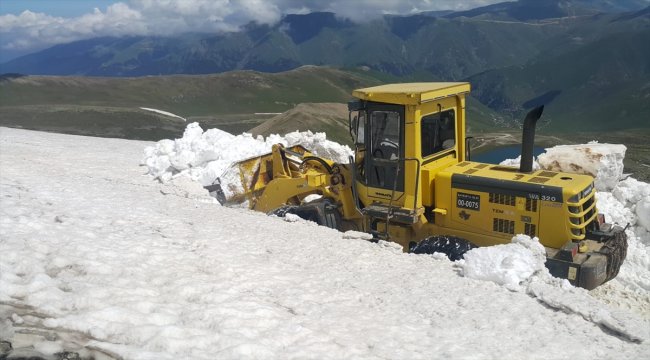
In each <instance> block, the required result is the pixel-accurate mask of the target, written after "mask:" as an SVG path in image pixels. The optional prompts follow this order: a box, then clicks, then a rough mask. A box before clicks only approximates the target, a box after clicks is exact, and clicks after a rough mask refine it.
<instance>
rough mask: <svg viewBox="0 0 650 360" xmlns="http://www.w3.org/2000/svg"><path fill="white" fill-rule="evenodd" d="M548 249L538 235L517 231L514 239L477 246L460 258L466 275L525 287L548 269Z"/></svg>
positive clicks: (516, 286)
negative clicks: (529, 281) (508, 241)
mask: <svg viewBox="0 0 650 360" xmlns="http://www.w3.org/2000/svg"><path fill="white" fill-rule="evenodd" d="M545 261H546V250H545V249H544V246H543V245H542V244H540V243H539V239H538V238H533V239H531V238H530V237H528V236H526V235H517V236H515V237H514V238H513V239H512V243H510V244H505V245H496V246H489V247H484V248H475V249H473V250H470V251H468V252H467V253H466V254H465V258H464V260H461V261H460V264H461V267H462V269H463V275H464V276H467V277H470V278H473V279H479V280H487V281H493V282H495V283H497V284H499V285H503V286H505V287H506V288H507V289H510V290H519V289H521V284H522V283H523V282H525V281H526V280H528V279H530V277H531V276H533V274H535V273H538V272H545V273H547V272H548V270H547V269H546V266H544V262H545Z"/></svg>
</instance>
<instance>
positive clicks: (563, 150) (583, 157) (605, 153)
mask: <svg viewBox="0 0 650 360" xmlns="http://www.w3.org/2000/svg"><path fill="white" fill-rule="evenodd" d="M626 150H627V148H626V147H625V145H620V144H599V143H597V142H590V143H588V144H580V145H559V146H555V147H552V148H549V149H546V152H545V153H543V154H540V155H539V156H538V157H537V161H538V162H539V165H540V167H541V168H543V169H545V170H552V171H563V172H570V173H578V174H588V175H591V176H593V177H594V178H595V181H594V183H595V185H596V189H597V190H599V191H611V190H612V189H614V187H615V186H616V184H617V183H618V182H619V180H621V179H622V177H623V158H625V151H626Z"/></svg>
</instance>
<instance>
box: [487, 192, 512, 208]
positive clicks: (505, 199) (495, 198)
mask: <svg viewBox="0 0 650 360" xmlns="http://www.w3.org/2000/svg"><path fill="white" fill-rule="evenodd" d="M515 201H516V197H515V196H514V195H505V194H495V193H490V202H491V203H493V204H502V205H510V206H515Z"/></svg>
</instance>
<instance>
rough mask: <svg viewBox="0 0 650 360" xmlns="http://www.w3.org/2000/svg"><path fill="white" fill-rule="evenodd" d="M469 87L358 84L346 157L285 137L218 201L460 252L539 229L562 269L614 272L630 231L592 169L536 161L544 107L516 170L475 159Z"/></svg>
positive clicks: (241, 170)
mask: <svg viewBox="0 0 650 360" xmlns="http://www.w3.org/2000/svg"><path fill="white" fill-rule="evenodd" d="M469 91H470V84H469V83H462V82H457V83H407V84H389V85H381V86H375V87H370V88H365V89H359V90H355V91H353V93H352V95H353V96H354V97H355V98H356V100H355V101H352V102H350V103H349V104H348V108H349V111H350V119H349V124H350V134H351V136H352V138H353V140H354V157H350V159H349V163H347V164H342V163H335V162H333V161H331V160H329V159H326V158H323V157H319V156H316V155H314V154H312V153H311V152H309V151H308V150H307V149H304V148H302V147H300V146H295V147H291V148H284V147H283V146H282V145H280V144H278V145H275V146H273V150H272V152H271V153H269V154H267V155H263V156H259V157H254V158H251V159H247V160H244V161H241V162H239V163H237V164H234V165H233V166H232V167H231V168H230V169H229V170H227V171H226V172H225V173H224V175H223V176H222V178H220V179H218V180H217V181H216V182H215V184H213V185H211V186H207V187H206V188H207V189H208V190H209V191H210V192H211V194H212V195H213V196H215V197H216V198H217V199H218V200H219V201H220V202H221V203H222V204H226V205H228V204H241V203H245V202H247V204H248V206H249V207H250V208H251V209H253V210H258V211H262V212H265V213H269V214H277V215H284V214H287V213H292V214H296V215H298V216H300V217H302V218H305V219H308V220H313V221H315V222H317V223H319V224H321V225H325V226H329V227H331V228H335V229H338V230H341V231H347V230H356V231H363V232H368V233H371V234H373V238H374V239H375V240H378V239H384V240H389V241H393V242H396V243H398V244H400V245H402V247H403V249H404V251H410V252H414V253H433V252H442V253H445V254H446V255H447V256H448V257H449V258H450V259H452V260H456V259H459V258H461V257H462V255H463V253H464V252H465V251H467V250H469V249H471V248H473V247H475V246H489V245H496V244H505V243H509V242H510V241H511V239H512V237H513V236H514V235H515V234H526V235H529V236H531V237H533V236H536V237H538V238H539V239H540V242H541V243H542V244H543V245H544V246H545V247H546V251H547V261H546V266H547V268H548V269H549V270H550V272H551V274H553V275H554V276H556V277H560V278H564V279H568V280H569V281H570V282H571V283H572V284H574V285H575V286H580V287H583V288H586V289H593V288H595V287H597V286H598V285H600V284H602V283H604V282H606V281H608V280H610V279H612V278H614V277H615V276H616V275H617V273H618V271H619V268H620V266H621V264H622V262H623V260H624V258H625V256H626V251H627V238H626V235H625V232H624V229H622V228H620V227H618V226H612V225H610V224H607V223H605V221H604V217H603V216H602V215H600V214H598V211H597V209H596V201H595V197H594V195H595V189H594V179H593V178H592V177H591V176H586V175H578V174H570V173H561V172H554V171H544V170H538V171H535V170H533V166H532V162H533V153H532V152H533V144H534V136H535V124H536V121H537V120H538V119H539V118H540V116H541V114H542V111H543V107H539V108H536V109H534V110H532V111H531V112H530V113H529V114H528V115H527V116H526V119H525V120H524V127H523V141H522V157H521V166H520V167H519V168H516V167H508V166H500V165H492V164H483V163H478V162H472V161H470V159H469V158H470V148H469V146H468V145H469V141H468V140H469V139H467V138H466V134H465V130H466V125H465V124H466V119H465V97H466V96H467V94H468V93H469ZM226 179H228V181H226ZM233 179H235V181H233ZM315 198H316V199H317V200H313V199H315Z"/></svg>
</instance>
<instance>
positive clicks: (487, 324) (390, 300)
mask: <svg viewBox="0 0 650 360" xmlns="http://www.w3.org/2000/svg"><path fill="white" fill-rule="evenodd" d="M144 146H145V144H144V143H139V142H131V141H125V140H119V139H100V138H89V137H77V136H67V135H60V134H52V133H37V132H29V131H24V130H15V129H3V128H0V149H2V151H0V169H2V171H1V172H0V175H1V180H2V181H0V193H1V194H2V196H1V197H0V202H1V203H0V204H1V205H2V206H0V219H1V221H0V248H1V249H2V256H0V302H2V305H0V339H8V340H11V341H13V340H14V339H15V338H17V337H20V336H22V335H24V334H25V332H29V334H32V335H33V336H36V337H37V336H39V334H45V335H46V336H47V337H48V338H49V339H50V340H48V339H47V338H42V341H41V342H40V343H39V344H34V343H32V344H33V345H34V346H35V347H36V345H38V348H39V349H41V351H45V350H48V349H49V350H48V351H47V352H48V353H52V352H55V351H60V350H63V349H70V346H71V345H70V342H74V343H76V344H78V346H81V347H86V348H87V347H92V348H93V349H97V350H98V351H103V352H110V353H112V354H115V356H114V357H115V358H124V359H185V358H192V359H214V358H219V359H241V358H256V359H296V358H299V359H301V358H319V359H347V358H356V359H377V358H387V359H424V358H432V357H433V358H436V357H440V358H456V359H466V358H488V359H522V358H527V359H528V358H530V359H548V358H551V359H562V358H567V359H569V358H571V359H575V358H582V357H584V356H585V354H590V355H592V357H596V358H611V359H618V358H626V359H637V358H643V357H644V354H646V355H647V354H648V351H649V350H650V342H647V341H646V342H643V343H641V344H637V343H633V342H630V341H627V340H624V339H623V338H622V337H619V336H612V334H613V333H612V332H610V331H603V329H602V327H600V326H597V325H594V322H596V321H595V320H602V319H607V318H606V317H604V316H602V317H600V318H599V317H598V311H599V310H601V309H602V308H603V305H602V304H600V305H599V304H596V306H595V307H591V308H590V309H591V310H592V311H594V313H593V314H591V315H592V316H591V317H588V318H587V319H589V321H585V320H584V319H583V318H585V316H582V317H580V316H576V315H574V313H573V310H572V308H571V307H570V306H573V307H574V308H575V307H580V306H584V304H585V303H586V302H587V301H589V300H588V296H587V295H586V294H585V293H584V292H583V293H576V294H575V296H574V297H573V298H572V299H571V303H572V304H567V305H565V306H566V307H565V309H564V311H565V312H566V313H565V312H563V311H554V310H552V309H550V308H549V307H546V306H541V305H540V304H539V303H538V301H537V300H536V299H533V298H531V297H530V296H528V295H526V294H525V293H522V292H517V291H507V290H505V289H504V288H503V287H501V286H498V285H496V284H493V283H491V282H487V281H476V280H473V279H470V278H467V277H460V276H458V272H457V271H456V270H457V269H456V265H455V264H453V263H450V262H449V261H447V260H443V259H441V258H440V257H435V256H432V257H430V258H429V257H425V256H416V255H412V254H404V253H402V252H401V250H400V249H399V247H397V246H396V245H395V244H391V243H382V242H380V243H379V244H372V243H370V242H367V241H365V240H356V239H357V238H358V239H362V238H364V237H367V234H360V233H354V232H348V233H345V234H341V233H339V232H336V231H333V230H331V229H329V228H326V227H322V226H316V225H315V224H313V223H309V222H306V221H304V220H302V221H301V220H299V219H294V220H297V221H295V222H283V221H282V220H279V219H277V218H273V217H268V216H265V215H263V214H259V213H255V212H250V211H244V210H242V209H229V208H224V207H219V206H213V205H212V204H208V203H205V202H201V201H196V199H195V198H194V197H193V192H194V189H190V190H188V191H185V190H184V189H178V190H175V191H174V190H171V189H172V188H174V187H175V186H181V185H182V186H186V185H187V183H190V181H187V180H189V178H184V177H180V178H178V179H175V181H173V182H168V183H165V184H161V183H159V182H155V181H151V178H150V177H146V176H142V171H141V169H139V168H138V167H137V166H135V165H136V164H135V162H134V159H137V158H138V157H139V154H140V153H141V151H142V148H144ZM43 174H47V176H43ZM181 179H182V180H184V181H185V182H186V183H182V182H181V181H178V180H181ZM195 185H198V184H195ZM199 187H200V186H199ZM161 193H162V194H165V195H161ZM204 195H205V194H204ZM542 285H544V284H542ZM554 289H556V288H553V289H551V290H554ZM540 291H542V292H546V291H547V288H546V287H543V286H542V287H541V289H540ZM553 294H555V295H557V296H558V297H560V298H561V299H565V298H566V297H567V296H568V295H567V293H566V292H553V291H548V292H546V293H544V294H543V296H544V297H545V298H547V299H548V300H547V301H549V302H550V301H551V300H553V297H552V296H551V295H553ZM570 295H571V294H570ZM572 296H573V295H572ZM587 315H590V314H587ZM607 321H609V320H607ZM612 321H615V320H612ZM643 325H647V324H643ZM624 328H625V326H624V327H623V329H624ZM639 329H641V330H643V329H647V326H645V327H644V326H641V327H639ZM12 333H13V334H12ZM50 335H51V336H50ZM52 339H54V340H52ZM494 339H508V341H494ZM14 344H17V342H14ZM74 349H75V348H73V350H74ZM98 358H100V357H98Z"/></svg>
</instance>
